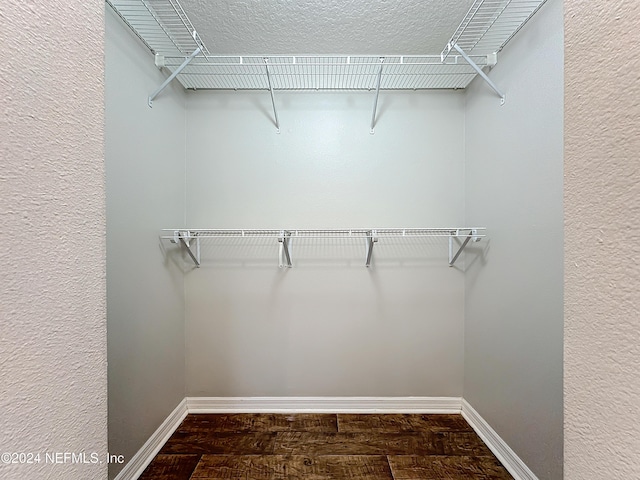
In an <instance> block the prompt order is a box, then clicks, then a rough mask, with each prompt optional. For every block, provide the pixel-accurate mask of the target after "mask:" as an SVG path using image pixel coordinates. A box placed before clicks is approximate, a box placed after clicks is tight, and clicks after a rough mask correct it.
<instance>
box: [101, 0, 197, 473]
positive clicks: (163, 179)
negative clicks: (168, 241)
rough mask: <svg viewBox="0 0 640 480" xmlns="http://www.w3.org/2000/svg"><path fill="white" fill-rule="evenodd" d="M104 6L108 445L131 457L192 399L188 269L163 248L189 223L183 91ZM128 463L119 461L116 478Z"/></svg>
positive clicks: (115, 467) (108, 8)
mask: <svg viewBox="0 0 640 480" xmlns="http://www.w3.org/2000/svg"><path fill="white" fill-rule="evenodd" d="M164 78H166V74H165V73H162V72H160V71H159V70H158V69H157V68H156V67H155V66H154V64H153V56H152V55H151V53H150V52H149V50H148V49H147V48H146V47H144V46H143V45H142V44H141V42H140V41H139V40H138V39H137V38H136V37H135V36H134V35H133V34H132V33H131V31H130V30H129V29H128V28H127V27H126V26H125V25H124V24H123V23H122V21H121V20H120V19H119V18H118V17H117V15H116V14H115V13H114V12H113V10H112V9H111V8H110V7H107V9H106V81H105V99H106V109H105V117H106V121H105V134H106V137H105V138H106V173H107V294H108V296H107V313H108V315H107V320H108V348H109V356H108V358H109V450H110V451H111V452H114V453H119V454H123V455H125V456H126V458H127V459H130V458H131V457H132V456H133V454H135V453H136V452H137V451H138V449H139V448H140V447H141V446H142V445H143V444H144V442H145V441H146V440H147V439H148V438H149V437H150V436H151V434H152V433H153V432H154V431H155V430H156V429H157V428H158V427H159V426H160V424H161V423H162V421H163V420H164V419H165V418H167V416H168V415H169V413H170V412H171V411H172V410H173V409H174V408H175V407H176V405H177V404H178V403H179V402H180V401H181V400H182V399H183V398H184V375H185V366H184V358H185V352H184V275H183V273H182V268H181V265H180V266H179V265H178V263H177V262H176V261H175V259H172V258H171V257H168V256H165V255H164V253H163V251H162V250H161V248H160V247H159V244H158V235H159V233H160V229H162V228H171V227H175V226H181V225H182V223H183V222H184V155H185V131H184V127H185V109H184V102H185V94H184V91H183V89H182V87H181V86H179V85H172V86H170V87H169V88H167V89H166V90H165V91H163V92H162V94H161V95H160V96H159V97H158V98H157V100H156V102H155V104H154V107H153V108H149V106H148V105H147V96H148V94H149V92H152V91H154V90H155V89H156V88H157V86H158V85H160V83H162V81H163V80H164ZM119 469H120V465H116V464H113V465H112V467H111V468H110V472H109V473H110V474H111V476H113V475H114V474H115V473H116V472H117V471H118V470H119Z"/></svg>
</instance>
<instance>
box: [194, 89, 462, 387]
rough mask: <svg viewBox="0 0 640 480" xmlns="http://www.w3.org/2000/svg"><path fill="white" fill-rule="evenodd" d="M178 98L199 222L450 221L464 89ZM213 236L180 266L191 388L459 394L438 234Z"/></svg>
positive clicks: (455, 281)
mask: <svg viewBox="0 0 640 480" xmlns="http://www.w3.org/2000/svg"><path fill="white" fill-rule="evenodd" d="M276 101H277V104H278V108H279V112H278V113H279V116H280V122H281V126H282V133H281V134H279V135H278V134H276V133H275V127H274V125H273V123H272V121H271V120H270V118H271V114H272V112H271V105H270V100H269V95H268V93H267V92H258V93H212V92H195V93H189V94H188V101H187V112H188V121H187V139H188V147H187V186H188V188H187V213H188V219H187V220H188V221H187V223H188V225H190V226H194V227H198V228H349V227H396V226H398V227H403V226H404V227H421V226H422V227H424V226H449V225H457V224H459V223H460V222H462V220H463V217H464V212H463V181H462V178H463V153H464V152H463V147H464V145H463V141H462V140H463V139H462V135H461V133H462V129H463V122H464V110H463V108H464V96H463V94H462V93H451V92H446V93H442V92H431V93H409V94H402V93H386V92H383V93H382V94H381V100H380V105H379V106H380V111H379V121H378V124H377V127H376V133H375V135H370V134H369V121H370V116H371V108H372V104H373V94H363V93H359V94H356V93H352V94H345V93H339V94H338V93H333V94H332V93H321V94H316V93H312V94H302V93H297V94H296V93H289V94H282V95H277V98H276ZM293 250H294V253H293V255H294V261H295V266H294V268H293V269H290V270H286V269H285V270H280V269H278V266H277V242H275V241H273V240H272V241H271V242H270V243H260V244H258V243H255V242H254V243H250V242H245V243H235V244H231V245H229V244H218V245H217V246H215V247H211V248H208V249H207V250H205V251H204V252H203V253H204V258H205V261H204V265H203V267H202V268H201V269H198V270H194V271H191V272H189V273H187V275H186V289H187V292H188V298H187V333H186V335H187V393H188V394H189V395H193V396H207V395H214V396H218V395H220V396H233V395H242V396H256V395H373V396H377V395H381V396H384V395H430V396H439V395H442V396H460V395H461V393H462V353H463V352H462V349H463V337H462V333H463V331H462V329H463V298H464V290H463V285H464V280H463V273H462V272H461V271H459V270H458V269H456V268H449V267H448V265H447V258H446V255H447V247H446V242H445V241H427V242H425V243H420V242H417V243H416V242H411V241H405V242H402V241H397V242H394V243H392V242H389V243H386V244H385V243H384V242H382V241H381V242H379V243H378V245H377V246H376V247H375V252H374V260H373V263H374V265H373V266H372V267H371V268H370V269H367V268H366V267H364V256H365V248H364V244H360V243H358V244H357V245H356V246H349V245H336V244H335V243H334V244H331V243H327V242H325V243H322V242H320V243H313V244H307V245H305V246H300V245H297V244H295V243H294V246H293Z"/></svg>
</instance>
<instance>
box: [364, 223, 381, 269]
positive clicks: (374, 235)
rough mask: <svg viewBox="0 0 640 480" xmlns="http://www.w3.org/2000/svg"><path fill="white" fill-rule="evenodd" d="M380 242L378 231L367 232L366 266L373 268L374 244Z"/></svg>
mask: <svg viewBox="0 0 640 480" xmlns="http://www.w3.org/2000/svg"><path fill="white" fill-rule="evenodd" d="M377 241H378V232H377V231H376V230H369V232H367V260H366V263H365V265H366V266H367V267H369V266H371V255H372V254H373V244H374V243H376V242H377Z"/></svg>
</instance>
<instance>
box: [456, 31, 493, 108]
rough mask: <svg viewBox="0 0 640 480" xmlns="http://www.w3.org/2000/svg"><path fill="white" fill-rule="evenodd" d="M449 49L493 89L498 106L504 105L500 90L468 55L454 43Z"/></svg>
mask: <svg viewBox="0 0 640 480" xmlns="http://www.w3.org/2000/svg"><path fill="white" fill-rule="evenodd" d="M451 48H453V49H454V50H456V51H457V52H458V53H459V54H460V55H461V56H462V58H464V59H465V61H466V62H467V63H468V64H469V65H470V66H471V68H473V69H474V70H475V71H476V72H478V75H480V76H481V77H482V79H483V80H484V81H485V82H487V84H488V85H489V86H490V87H491V88H492V89H493V91H494V92H496V93H497V94H498V96H499V97H500V105H504V101H505V94H504V93H502V92H501V91H500V89H499V88H498V87H497V86H496V84H495V83H493V81H492V80H491V79H490V78H489V77H488V76H487V74H486V73H484V71H483V70H482V69H481V68H480V67H479V66H478V65H477V64H476V63H475V62H474V61H473V60H472V59H471V57H469V55H467V54H466V53H465V51H464V50H462V48H460V47H459V46H458V44H457V43H454V44H453V45H452V47H451Z"/></svg>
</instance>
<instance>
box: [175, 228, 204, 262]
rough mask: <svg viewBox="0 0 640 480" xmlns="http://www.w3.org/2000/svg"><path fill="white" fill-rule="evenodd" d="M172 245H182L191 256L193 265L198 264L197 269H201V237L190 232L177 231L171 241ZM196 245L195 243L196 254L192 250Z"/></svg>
mask: <svg viewBox="0 0 640 480" xmlns="http://www.w3.org/2000/svg"><path fill="white" fill-rule="evenodd" d="M171 243H177V244H182V245H183V246H184V247H185V249H186V250H187V253H188V254H189V256H190V257H191V260H193V263H195V264H196V267H197V268H200V237H198V236H197V235H194V234H192V233H191V232H190V231H188V230H185V231H181V230H175V231H174V232H173V239H172V240H171ZM194 243H195V253H194V251H193V250H192V249H193V244H194Z"/></svg>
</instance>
